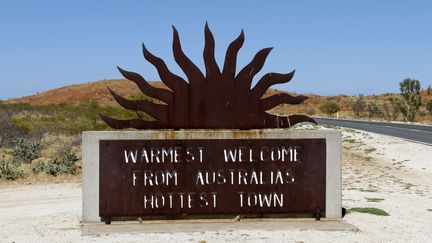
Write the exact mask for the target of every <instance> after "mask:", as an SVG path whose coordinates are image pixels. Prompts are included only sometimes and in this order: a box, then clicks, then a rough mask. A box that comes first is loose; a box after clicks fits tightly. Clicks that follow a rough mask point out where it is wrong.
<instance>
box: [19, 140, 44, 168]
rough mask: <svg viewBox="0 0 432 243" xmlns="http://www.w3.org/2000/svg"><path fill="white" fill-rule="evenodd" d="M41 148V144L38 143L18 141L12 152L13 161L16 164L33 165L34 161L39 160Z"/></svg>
mask: <svg viewBox="0 0 432 243" xmlns="http://www.w3.org/2000/svg"><path fill="white" fill-rule="evenodd" d="M40 148H41V143H40V142H38V141H28V140H26V139H23V138H21V139H18V141H17V142H16V145H15V148H14V149H13V150H12V156H13V160H14V162H15V163H16V164H20V163H31V162H32V160H34V159H37V158H39V154H40Z"/></svg>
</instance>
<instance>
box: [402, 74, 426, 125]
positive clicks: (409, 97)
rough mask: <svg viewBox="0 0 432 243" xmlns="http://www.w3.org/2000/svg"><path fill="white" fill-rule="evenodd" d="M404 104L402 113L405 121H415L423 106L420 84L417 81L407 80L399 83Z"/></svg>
mask: <svg viewBox="0 0 432 243" xmlns="http://www.w3.org/2000/svg"><path fill="white" fill-rule="evenodd" d="M399 86H400V92H401V96H402V98H403V102H402V104H401V107H400V108H401V109H400V111H401V113H402V114H403V115H404V117H405V121H414V120H415V116H416V114H417V112H418V110H419V107H420V105H421V97H420V90H421V87H420V82H419V81H418V80H416V79H410V78H406V79H404V80H403V81H402V82H400V83H399Z"/></svg>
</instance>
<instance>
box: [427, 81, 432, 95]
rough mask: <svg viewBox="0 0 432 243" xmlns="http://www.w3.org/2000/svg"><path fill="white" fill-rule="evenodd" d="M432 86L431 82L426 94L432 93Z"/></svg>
mask: <svg viewBox="0 0 432 243" xmlns="http://www.w3.org/2000/svg"><path fill="white" fill-rule="evenodd" d="M431 90H432V89H431V86H430V84H429V86H428V88H427V91H426V94H427V95H428V96H429V95H431Z"/></svg>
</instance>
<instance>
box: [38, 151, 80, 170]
mask: <svg viewBox="0 0 432 243" xmlns="http://www.w3.org/2000/svg"><path fill="white" fill-rule="evenodd" d="M77 161H78V158H77V157H76V155H75V153H73V152H65V153H64V154H63V156H62V157H61V158H56V159H55V160H53V161H50V162H46V163H44V162H41V163H38V164H37V165H36V166H35V167H34V168H33V172H34V173H36V174H39V173H42V172H45V173H47V174H50V175H54V176H57V175H59V174H75V173H76V172H77V166H76V162H77Z"/></svg>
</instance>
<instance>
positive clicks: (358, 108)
mask: <svg viewBox="0 0 432 243" xmlns="http://www.w3.org/2000/svg"><path fill="white" fill-rule="evenodd" d="M351 108H352V110H353V112H354V116H355V117H361V116H363V114H364V112H365V109H366V102H365V101H364V96H363V95H362V94H359V96H358V98H357V100H356V101H354V103H353V104H352V105H351Z"/></svg>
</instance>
